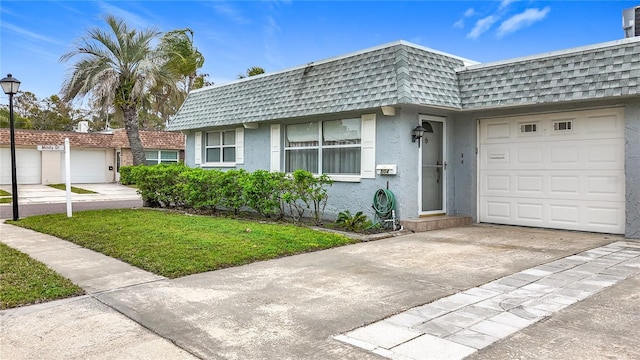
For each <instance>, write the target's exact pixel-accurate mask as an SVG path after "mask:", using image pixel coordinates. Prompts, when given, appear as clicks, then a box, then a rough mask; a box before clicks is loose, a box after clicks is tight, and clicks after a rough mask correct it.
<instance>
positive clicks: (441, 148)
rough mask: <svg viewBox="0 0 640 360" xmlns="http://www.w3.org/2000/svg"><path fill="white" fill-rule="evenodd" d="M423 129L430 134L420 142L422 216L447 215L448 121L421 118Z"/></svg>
mask: <svg viewBox="0 0 640 360" xmlns="http://www.w3.org/2000/svg"><path fill="white" fill-rule="evenodd" d="M419 119H420V125H422V127H423V128H425V129H426V130H427V131H425V132H424V136H423V137H422V139H421V142H420V150H419V151H420V156H419V157H420V171H419V172H418V173H419V177H420V179H419V181H420V185H419V186H420V194H419V199H418V201H419V202H420V215H435V214H444V213H446V189H447V187H446V185H447V177H446V171H447V154H446V121H445V120H446V119H445V118H443V117H439V116H429V115H420V117H419Z"/></svg>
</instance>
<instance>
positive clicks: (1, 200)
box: [0, 197, 11, 204]
mask: <svg viewBox="0 0 640 360" xmlns="http://www.w3.org/2000/svg"><path fill="white" fill-rule="evenodd" d="M10 202H11V198H10V197H0V204H8V203H10Z"/></svg>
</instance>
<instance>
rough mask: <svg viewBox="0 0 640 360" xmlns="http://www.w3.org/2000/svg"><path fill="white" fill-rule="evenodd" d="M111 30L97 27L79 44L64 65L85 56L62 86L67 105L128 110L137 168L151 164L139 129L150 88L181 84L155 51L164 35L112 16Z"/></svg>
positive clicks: (124, 112) (126, 123)
mask: <svg viewBox="0 0 640 360" xmlns="http://www.w3.org/2000/svg"><path fill="white" fill-rule="evenodd" d="M106 22H107V24H108V26H109V30H110V32H108V31H103V30H102V29H100V28H93V29H89V30H88V31H87V34H86V35H85V36H83V37H81V38H79V39H78V40H76V45H75V47H76V48H75V49H74V50H72V51H70V52H68V53H66V54H64V55H63V56H62V57H61V58H60V61H63V62H66V61H69V60H71V59H72V58H76V57H79V60H78V61H77V62H76V63H75V64H73V66H72V72H71V75H70V77H69V78H67V79H66V80H65V82H64V84H63V86H62V95H63V99H64V100H66V101H69V100H72V99H76V98H82V97H85V96H91V97H92V98H93V100H94V102H95V103H97V104H99V105H100V106H101V107H102V108H103V109H108V108H109V107H110V106H114V107H116V108H117V109H118V110H119V111H121V112H122V115H123V122H124V127H125V130H126V132H127V137H128V139H129V145H130V147H131V153H132V155H133V164H134V165H140V164H145V163H146V158H145V154H144V149H143V147H142V142H141V141H140V134H139V131H138V113H139V111H140V109H141V108H142V106H143V102H144V101H146V100H148V99H147V95H148V94H149V92H150V89H154V88H159V87H160V88H167V89H173V88H174V87H175V86H176V80H177V79H176V76H175V73H173V72H167V71H166V67H165V64H166V56H164V54H163V53H162V52H161V51H158V49H156V48H154V47H153V42H154V40H156V39H158V37H159V35H160V33H159V32H158V31H156V30H155V29H145V30H142V31H139V30H136V29H132V28H130V27H129V26H128V25H127V24H126V23H125V22H124V20H122V19H117V18H115V17H114V16H112V15H109V16H107V17H106Z"/></svg>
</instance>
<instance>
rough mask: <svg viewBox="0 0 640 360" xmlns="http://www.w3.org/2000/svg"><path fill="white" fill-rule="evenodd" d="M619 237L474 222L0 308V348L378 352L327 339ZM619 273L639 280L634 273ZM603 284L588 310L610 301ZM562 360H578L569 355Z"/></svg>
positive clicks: (98, 354) (359, 355)
mask: <svg viewBox="0 0 640 360" xmlns="http://www.w3.org/2000/svg"><path fill="white" fill-rule="evenodd" d="M620 240H623V238H621V237H618V236H611V235H598V234H588V233H578V232H564V231H551V230H536V229H527V228H518V227H507V226H489V225H475V226H468V227H463V228H456V229H447V230H439V231H433V232H428V233H418V234H411V235H406V236H399V237H395V238H389V239H384V240H379V241H374V242H367V243H359V244H356V245H350V246H345V247H340V248H335V249H330V250H325V251H320V252H315V253H309V254H302V255H297V256H291V257H286V258H281V259H276V260H271V261H264V262H259V263H254V264H249V265H246V266H241V267H236V268H230V269H224V270H219V271H213V272H208V273H203V274H197V275H192V276H187V277H183V278H179V279H174V280H157V281H152V282H149V283H145V284H140V285H135V286H129V287H123V288H117V289H113V290H110V291H105V292H99V293H95V294H92V295H91V296H87V297H83V298H79V299H75V300H65V301H59V302H53V303H50V304H44V305H36V306H30V307H26V308H23V309H14V310H8V311H3V312H1V315H2V323H3V324H2V330H1V337H0V349H4V350H2V351H9V352H10V353H6V354H5V353H2V354H1V355H3V357H11V358H13V359H22V358H25V359H26V358H33V357H38V356H37V355H38V354H47V355H48V357H49V358H65V359H69V358H75V359H80V358H123V357H124V358H148V357H158V356H160V357H163V358H190V357H192V356H195V357H198V358H203V359H380V357H379V356H378V355H375V354H373V353H371V352H368V351H365V350H363V349H360V348H358V347H354V346H351V345H349V344H345V343H342V342H340V341H337V340H335V339H334V338H333V336H334V335H337V334H342V333H345V332H348V331H350V330H353V329H355V328H358V327H360V326H362V325H366V324H369V323H373V322H376V321H379V320H381V319H384V318H387V317H389V316H391V315H393V314H396V313H399V312H402V311H405V310H408V309H410V308H412V307H415V306H419V305H422V304H426V303H430V302H432V301H434V300H436V299H439V298H442V297H445V296H448V295H451V294H455V293H458V292H460V291H463V290H466V289H469V288H472V287H475V286H479V285H481V284H485V283H487V282H489V281H492V280H495V279H497V278H501V277H503V276H506V275H509V274H513V273H516V272H518V271H521V270H524V269H528V268H531V267H533V266H536V265H539V264H544V263H547V262H550V261H552V260H555V259H559V258H562V257H565V256H569V255H573V254H576V253H579V252H581V251H584V250H587V249H592V248H596V247H599V246H602V245H606V244H609V243H612V242H614V241H620ZM625 281H632V282H633V281H635V283H637V277H636V278H635V279H631V280H625ZM635 283H633V284H635ZM623 289H625V288H624V287H623ZM607 291H610V290H605V291H603V293H601V294H603V295H602V296H603V297H604V299H601V300H600V301H596V302H595V304H594V305H592V306H594V307H596V308H598V309H599V310H602V309H606V308H608V306H609V304H608V300H607V296H606V292H607ZM617 295H619V294H617ZM631 300H632V301H630V302H629V303H628V304H627V306H630V307H631V308H632V309H634V310H635V311H636V313H638V312H640V299H638V297H637V296H636V297H635V298H634V299H631ZM585 302H586V301H585ZM581 304H583V303H578V304H576V305H573V306H572V307H576V306H581ZM609 311H615V310H614V309H610V310H609ZM552 319H553V317H552ZM548 323H549V321H546V322H544V324H540V326H544V325H545V324H548ZM536 325H537V324H536ZM525 331H527V330H524V331H523V333H524V332H525ZM626 331H627V333H630V334H631V335H630V336H629V337H630V338H631V337H633V336H634V335H635V339H636V340H635V343H636V344H635V345H636V349H638V348H640V340H637V339H640V330H638V328H637V326H634V327H633V328H631V329H626ZM532 336H534V337H535V334H534V335H532ZM601 336H604V337H606V333H605V334H602V335H601ZM512 339H515V336H513V337H512V338H510V339H507V340H504V341H502V342H498V343H496V344H495V345H494V346H507V347H509V346H510V345H508V344H507V345H503V344H505V343H507V342H508V341H514V340H512ZM516 340H517V339H516ZM575 341H576V342H577V343H579V342H580V341H589V340H587V339H583V340H580V339H579V338H577V339H576V340H575ZM135 344H137V345H135ZM523 344H524V345H523V346H527V345H528V344H529V343H527V342H526V341H524V342H523ZM531 344H533V343H531ZM515 346H519V345H515ZM531 346H538V345H537V344H533V345H531ZM145 349H149V350H148V351H149V352H145ZM491 349H492V347H489V348H487V349H485V350H483V351H490V350H491ZM577 350H580V347H577ZM608 350H609V349H603V352H602V353H600V355H601V356H596V357H602V356H604V355H605V354H608V352H607V351H608ZM481 354H482V351H481V352H480V353H476V355H477V356H481ZM489 354H491V353H489ZM614 354H615V352H614ZM634 354H635V355H640V352H638V351H637V350H636V352H635V353H634ZM7 355H10V356H7ZM566 357H567V358H568V357H577V358H581V357H580V356H575V353H574V354H572V355H571V356H566ZM480 358H482V357H480ZM485 358H491V356H487V357H485Z"/></svg>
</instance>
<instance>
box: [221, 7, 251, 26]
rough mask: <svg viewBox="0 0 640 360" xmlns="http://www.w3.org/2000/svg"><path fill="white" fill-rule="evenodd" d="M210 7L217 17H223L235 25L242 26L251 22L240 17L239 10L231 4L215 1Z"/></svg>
mask: <svg viewBox="0 0 640 360" xmlns="http://www.w3.org/2000/svg"><path fill="white" fill-rule="evenodd" d="M211 6H212V7H213V9H214V10H215V11H216V12H217V13H218V14H219V15H221V16H224V17H226V18H228V19H229V20H231V21H233V22H235V23H237V24H241V25H243V24H248V23H250V22H251V21H249V19H247V18H246V17H244V16H243V15H242V13H241V12H240V10H238V9H237V8H236V7H234V6H232V5H231V4H228V3H224V2H218V1H216V2H215V3H212V4H211Z"/></svg>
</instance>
